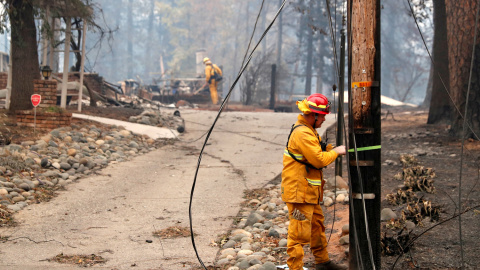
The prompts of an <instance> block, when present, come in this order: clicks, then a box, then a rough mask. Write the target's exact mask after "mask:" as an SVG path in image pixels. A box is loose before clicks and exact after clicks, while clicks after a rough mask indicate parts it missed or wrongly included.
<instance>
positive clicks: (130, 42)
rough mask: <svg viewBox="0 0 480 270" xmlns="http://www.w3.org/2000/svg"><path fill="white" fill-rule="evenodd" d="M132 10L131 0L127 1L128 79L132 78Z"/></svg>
mask: <svg viewBox="0 0 480 270" xmlns="http://www.w3.org/2000/svg"><path fill="white" fill-rule="evenodd" d="M132 8H133V0H128V10H127V14H128V15H127V27H128V31H127V39H128V40H127V53H128V58H127V61H126V62H127V63H126V64H127V76H128V78H129V79H132V78H133V61H134V59H133V40H132V39H133V37H132V33H133V32H132V31H133V25H132V24H133V14H132Z"/></svg>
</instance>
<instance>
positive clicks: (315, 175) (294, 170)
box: [281, 114, 338, 204]
mask: <svg viewBox="0 0 480 270" xmlns="http://www.w3.org/2000/svg"><path fill="white" fill-rule="evenodd" d="M297 125H301V126H299V127H297V128H295V129H294V130H293V132H292V134H291V135H290V140H289V141H288V150H290V153H292V154H293V155H295V157H296V158H297V159H298V160H300V161H302V162H306V163H308V164H310V165H312V166H313V167H315V168H319V169H314V168H310V167H307V166H306V165H305V164H302V163H300V162H298V161H296V160H294V159H293V158H292V157H291V156H290V153H288V150H287V148H285V151H284V155H283V171H282V185H281V188H282V200H283V201H284V202H288V203H308V204H318V203H319V202H320V201H321V200H323V172H322V170H321V169H320V168H323V167H325V166H327V165H328V164H330V163H332V162H333V161H335V159H336V158H337V157H338V153H337V152H335V151H333V150H330V151H328V152H323V151H322V148H321V146H320V141H321V138H320V137H317V136H318V133H317V131H316V130H315V129H314V128H313V127H312V126H311V125H310V124H308V123H307V121H306V120H305V118H303V115H301V114H300V115H299V116H298V121H297V122H296V123H295V126H297Z"/></svg>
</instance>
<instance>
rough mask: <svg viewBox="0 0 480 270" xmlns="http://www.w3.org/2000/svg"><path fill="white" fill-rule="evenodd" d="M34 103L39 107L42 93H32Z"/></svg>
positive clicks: (34, 105)
mask: <svg viewBox="0 0 480 270" xmlns="http://www.w3.org/2000/svg"><path fill="white" fill-rule="evenodd" d="M31 99H32V104H33V107H37V106H38V104H40V101H42V96H40V95H37V94H35V95H32V98H31Z"/></svg>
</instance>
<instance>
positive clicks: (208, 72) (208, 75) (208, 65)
mask: <svg viewBox="0 0 480 270" xmlns="http://www.w3.org/2000/svg"><path fill="white" fill-rule="evenodd" d="M203 63H204V64H205V80H206V83H208V87H209V88H210V97H211V98H212V103H213V104H217V103H218V94H217V86H218V80H217V79H216V78H215V77H214V74H215V73H216V74H218V75H220V76H222V75H223V74H222V70H221V69H220V68H219V67H218V66H217V65H215V64H212V61H210V58H208V57H205V58H204V59H203Z"/></svg>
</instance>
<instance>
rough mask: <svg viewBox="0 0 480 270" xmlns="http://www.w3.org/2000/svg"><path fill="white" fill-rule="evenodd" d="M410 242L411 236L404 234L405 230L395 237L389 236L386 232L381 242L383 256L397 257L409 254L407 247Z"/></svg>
mask: <svg viewBox="0 0 480 270" xmlns="http://www.w3.org/2000/svg"><path fill="white" fill-rule="evenodd" d="M409 241H410V234H406V233H404V230H403V229H402V230H401V231H400V232H398V233H396V234H394V235H393V236H388V235H387V232H385V233H384V234H383V235H382V238H381V240H380V245H381V247H382V255H383V256H395V255H399V254H402V253H404V252H407V251H408V250H409V248H408V247H407V245H408V242H409Z"/></svg>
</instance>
